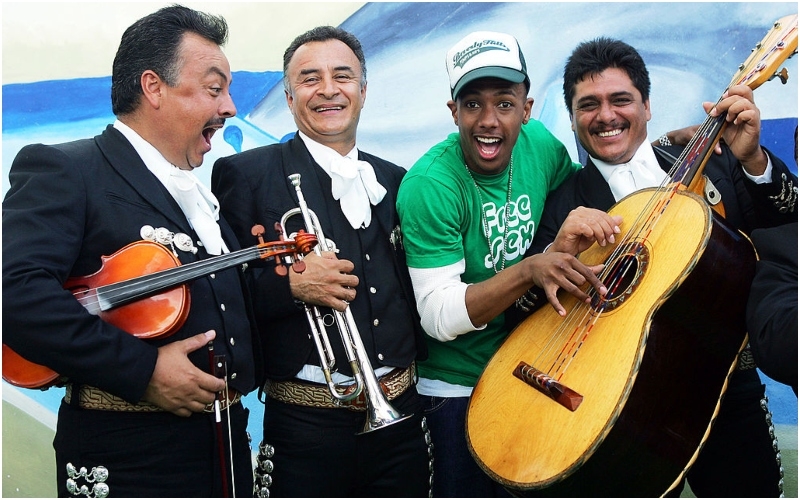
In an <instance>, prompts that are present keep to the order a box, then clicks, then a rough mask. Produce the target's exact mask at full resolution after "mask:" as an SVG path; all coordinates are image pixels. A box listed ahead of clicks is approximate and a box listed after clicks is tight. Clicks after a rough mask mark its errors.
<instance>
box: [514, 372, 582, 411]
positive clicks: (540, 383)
mask: <svg viewBox="0 0 800 500" xmlns="http://www.w3.org/2000/svg"><path fill="white" fill-rule="evenodd" d="M514 376H515V377H517V378H518V379H520V380H522V381H523V382H525V383H526V384H528V385H530V386H531V387H533V388H534V389H536V390H538V391H539V392H541V393H542V394H544V395H545V396H547V397H548V398H550V399H552V400H553V401H555V402H556V403H558V404H560V405H561V406H563V407H564V408H566V409H568V410H569V411H575V410H577V409H578V406H580V405H581V403H582V402H583V396H581V395H580V394H578V393H577V392H575V391H573V390H572V389H570V388H569V387H567V386H566V385H564V384H562V383H561V382H558V381H557V380H556V379H554V378H553V377H551V376H550V375H548V374H546V373H544V372H542V371H541V370H537V369H536V368H534V367H533V366H531V365H529V364H528V363H526V362H524V361H520V362H519V365H517V367H516V368H515V369H514Z"/></svg>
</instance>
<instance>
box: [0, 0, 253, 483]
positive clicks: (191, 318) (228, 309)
mask: <svg viewBox="0 0 800 500" xmlns="http://www.w3.org/2000/svg"><path fill="white" fill-rule="evenodd" d="M226 39H227V24H226V22H225V20H224V19H223V18H221V17H216V16H211V15H208V14H204V13H201V12H197V11H194V10H191V9H188V8H185V7H182V6H172V7H167V8H164V9H161V10H159V11H157V12H155V13H153V14H150V15H148V16H146V17H144V18H142V19H140V20H139V21H137V22H136V23H134V24H133V25H131V26H130V27H129V28H128V29H127V30H126V31H125V34H124V35H123V37H122V41H121V44H120V47H119V50H118V52H117V56H116V58H115V61H114V67H113V74H112V103H113V111H114V113H115V115H116V116H117V118H118V119H117V121H116V122H115V123H114V124H113V125H110V126H108V128H106V130H105V131H104V132H103V133H102V134H100V135H98V136H96V137H94V138H92V139H84V140H78V141H75V142H70V143H65V144H57V145H53V146H46V145H42V144H36V145H30V146H26V147H24V148H23V149H22V150H21V151H20V152H19V154H18V155H17V157H16V159H15V160H14V163H13V165H12V168H11V172H10V181H11V186H10V190H9V191H8V194H7V196H6V197H5V200H4V202H3V342H4V344H6V345H7V346H8V347H10V348H11V349H13V350H14V351H16V352H17V353H18V354H19V355H21V356H22V357H23V358H25V359H26V360H28V361H31V362H34V363H37V364H41V365H45V366H46V367H48V368H50V369H51V370H53V371H54V372H56V373H57V374H60V375H61V378H59V379H56V381H55V382H56V383H66V395H65V399H64V401H63V402H62V404H61V407H60V409H59V413H58V424H57V429H56V437H55V441H54V447H55V451H56V464H57V467H58V470H57V478H58V485H57V486H58V494H59V496H71V495H76V494H78V495H90V496H102V495H104V494H108V495H112V496H120V497H185V496H197V497H213V496H229V495H231V494H232V493H233V491H234V488H238V491H244V492H246V493H247V494H249V493H250V492H251V491H252V466H251V459H250V451H249V443H248V436H247V431H246V427H247V419H248V412H247V410H246V409H245V408H244V407H243V406H242V404H241V402H240V399H241V394H245V393H247V392H248V391H251V390H252V389H253V388H254V386H255V381H256V379H257V378H258V375H257V371H258V370H259V368H257V365H256V363H255V360H254V352H256V347H255V346H254V345H253V342H254V340H253V339H254V338H255V336H254V334H253V329H252V328H251V321H250V319H249V318H250V315H249V314H250V313H249V311H248V306H247V302H246V298H245V295H244V293H243V292H244V287H245V285H244V279H243V276H242V275H241V270H240V269H237V268H227V269H225V270H220V271H218V272H215V273H213V274H209V275H206V276H203V277H201V278H199V279H196V280H195V281H192V282H191V283H190V284H189V285H188V288H189V297H188V300H186V301H184V302H183V303H182V304H180V305H178V307H180V308H182V309H181V310H184V311H185V308H188V315H187V316H186V317H185V320H184V321H183V324H182V326H180V321H178V322H177V326H179V328H178V329H177V331H175V332H174V333H172V334H171V335H169V336H165V337H161V338H157V339H147V340H145V339H140V338H138V337H134V336H133V335H132V334H131V333H128V331H129V330H130V329H132V330H137V328H138V327H137V326H136V324H137V323H138V322H139V321H142V322H144V323H147V324H148V326H150V325H149V323H150V322H152V323H153V324H154V325H155V324H157V323H158V321H160V320H162V319H164V318H169V317H170V314H167V313H168V310H169V308H170V306H172V305H174V304H173V303H170V304H169V305H168V306H164V307H163V309H162V307H160V302H162V301H158V300H156V301H154V303H153V306H154V307H151V308H149V309H148V310H147V311H145V312H140V313H139V314H137V315H135V316H132V317H130V318H127V319H126V320H125V321H120V322H118V323H116V324H117V326H114V325H113V324H111V323H110V322H107V321H104V320H103V319H101V318H100V317H99V316H98V315H94V314H90V312H89V311H88V307H87V308H84V306H83V305H81V304H80V303H79V302H78V300H76V297H75V296H73V294H72V293H71V292H70V291H68V290H65V288H64V285H65V281H66V280H67V279H68V278H71V277H73V278H74V277H84V276H87V275H92V274H93V273H99V276H100V277H102V279H103V280H107V281H108V283H100V284H112V283H116V282H117V280H116V279H115V278H116V277H117V276H122V275H126V273H128V272H129V270H134V271H136V273H135V274H134V276H138V275H141V274H150V273H151V271H150V270H149V268H148V266H149V262H150V260H149V259H150V258H151V257H152V254H150V253H149V252H147V251H146V248H148V247H147V244H146V243H145V244H143V243H141V241H140V240H142V238H143V237H145V238H148V239H156V240H157V241H159V242H160V243H163V247H162V248H163V250H164V251H166V252H168V253H169V254H174V256H175V257H176V258H177V259H178V260H179V261H180V264H181V265H185V264H188V263H193V262H196V261H198V260H203V259H207V258H210V257H212V256H213V254H219V255H222V254H223V253H226V252H228V251H233V250H236V249H238V247H239V245H238V242H237V240H236V238H235V236H234V235H233V233H232V231H231V229H230V227H229V226H227V225H226V224H225V222H224V221H223V220H222V219H219V220H218V221H217V220H216V217H215V216H214V207H213V203H214V200H213V197H212V196H211V195H210V191H209V190H208V189H207V188H206V189H203V188H202V186H199V183H198V182H197V179H196V177H194V176H193V174H192V173H191V170H192V169H193V168H196V167H199V166H200V164H201V163H202V161H203V155H204V154H205V153H207V152H208V151H209V150H210V146H211V145H210V140H211V137H212V136H213V134H214V132H215V131H216V130H218V129H219V128H221V127H222V125H223V124H224V122H225V119H226V118H230V117H232V116H234V115H235V114H236V108H235V106H234V104H233V101H232V100H231V96H230V94H229V91H228V89H229V84H230V81H231V72H230V67H229V64H228V61H227V58H226V57H225V55H224V54H223V53H222V51H221V49H220V45H222V44H224V43H225V41H226ZM157 49H158V50H157ZM190 220H191V222H190ZM137 241H138V243H139V244H138V246H137V245H135V246H134V247H132V248H131V249H130V250H129V251H128V252H127V253H125V254H123V256H122V257H119V259H118V261H113V262H115V264H114V267H113V268H112V266H111V262H112V261H108V262H104V261H103V257H104V256H110V255H112V254H114V253H115V252H117V251H119V250H120V249H122V248H123V247H125V246H126V245H128V244H130V243H134V242H137ZM160 243H159V244H160ZM257 243H258V241H257V240H256V241H253V245H255V244H257ZM156 255H157V253H156ZM175 267H177V264H175ZM212 347H213V353H212ZM4 353H5V347H4ZM212 354H213V355H212ZM215 356H224V359H223V358H216V361H219V362H220V363H221V367H222V368H223V369H216V368H215V367H214V366H212V363H213V362H214V361H215ZM4 358H6V356H5V354H4ZM8 361H9V359H7V358H6V359H4V366H3V369H4V377H5V373H6V368H7V363H8ZM225 368H226V369H225ZM215 407H217V408H219V409H221V414H220V415H219V416H217V415H215V411H214V409H215ZM229 437H230V442H229ZM231 446H232V448H233V450H231V449H230V447H231ZM220 461H221V462H222V463H220ZM230 461H232V462H233V464H232V465H231V464H230V463H229V462H230Z"/></svg>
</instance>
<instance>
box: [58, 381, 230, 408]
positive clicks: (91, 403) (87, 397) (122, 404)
mask: <svg viewBox="0 0 800 500" xmlns="http://www.w3.org/2000/svg"><path fill="white" fill-rule="evenodd" d="M72 387H73V386H72V384H67V386H66V389H67V392H66V394H64V401H65V402H66V403H67V404H70V403H71V402H72V394H73V389H72ZM241 400H242V395H241V394H239V392H238V391H234V390H229V391H228V398H227V399H223V400H222V401H221V405H220V410H224V409H225V408H227V407H228V406H231V405H235V404H236V403H238V402H239V401H241ZM78 406H79V407H81V408H83V409H85V410H105V411H136V412H149V411H166V410H164V409H163V408H161V407H159V406H156V405H154V404H153V403H148V402H146V401H140V402H139V403H137V404H135V405H134V404H131V403H128V402H127V401H125V400H124V399H122V398H121V397H119V396H115V395H113V394H111V393H110V392H106V391H103V390H100V389H98V388H97V387H92V386H89V385H81V386H80V389H79V390H78ZM203 411H204V412H205V413H214V405H213V403H210V404H207V405H206V407H205V409H204V410H203Z"/></svg>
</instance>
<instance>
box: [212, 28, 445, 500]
mask: <svg viewBox="0 0 800 500" xmlns="http://www.w3.org/2000/svg"><path fill="white" fill-rule="evenodd" d="M284 86H285V92H286V101H287V104H288V106H289V109H290V110H291V112H292V115H293V116H294V120H295V123H296V125H297V127H298V129H299V132H298V133H297V134H296V135H295V136H294V137H293V138H292V139H290V140H289V141H288V142H286V143H283V144H274V145H269V146H265V147H261V148H256V149H253V150H250V151H247V152H244V153H241V154H238V155H235V156H231V157H228V158H222V159H220V160H218V161H217V163H216V164H215V165H214V171H213V174H212V189H213V191H214V192H215V194H216V195H217V196H218V198H219V200H220V204H221V211H222V213H223V214H224V216H225V217H226V219H227V220H228V221H229V222H230V224H231V226H233V228H234V230H235V231H236V233H237V235H238V237H239V239H240V240H241V241H250V240H251V239H252V235H251V234H250V228H251V227H252V226H253V225H254V224H256V223H258V224H262V225H263V226H265V227H267V228H268V230H267V234H266V235H265V237H266V238H270V239H272V238H280V237H281V236H282V235H281V234H280V233H284V235H283V236H285V237H289V235H290V234H292V233H293V232H295V231H298V230H301V229H302V230H305V231H308V232H315V233H317V234H318V236H320V239H322V240H331V241H323V242H322V244H321V245H320V249H318V252H317V253H312V254H309V255H308V256H306V257H305V258H304V259H303V264H304V265H305V266H304V267H305V269H300V268H299V267H292V268H290V269H289V270H288V273H289V279H288V280H286V279H285V278H281V277H279V276H276V274H275V272H274V270H273V269H272V268H271V267H262V268H251V271H250V272H249V284H250V286H251V291H252V294H253V301H254V306H255V315H256V320H257V323H258V328H259V332H260V335H261V337H262V344H263V346H264V354H265V368H266V372H267V373H266V376H267V380H266V381H265V384H264V388H263V389H264V392H265V394H266V403H265V404H266V408H265V418H264V438H263V442H262V443H261V446H260V449H259V457H258V462H259V465H258V466H257V468H256V491H255V493H256V496H266V495H267V494H269V495H270V496H277V497H325V496H338V497H357V496H358V497H360V496H373V497H379V496H391V497H399V496H415V497H421V496H428V493H429V487H430V483H429V481H430V475H431V469H430V468H431V463H430V450H429V446H428V444H427V443H428V442H429V437H428V436H427V429H426V427H425V423H424V421H423V419H422V415H421V411H420V410H421V403H420V400H419V397H418V395H417V392H416V388H415V386H414V361H415V359H418V358H421V357H423V356H424V355H425V350H424V349H425V347H424V346H425V344H424V342H423V341H422V331H421V328H420V325H419V317H418V315H417V312H416V308H415V305H414V296H413V291H412V289H411V283H410V278H409V276H408V270H407V267H406V263H405V254H404V251H403V248H402V244H401V242H400V238H399V219H398V216H397V213H396V211H395V198H396V194H397V189H398V187H399V185H400V181H401V179H402V178H403V175H404V174H405V170H404V169H403V168H401V167H399V166H397V165H394V164H391V163H389V162H386V161H384V160H382V159H380V158H377V157H375V156H373V155H369V154H366V153H364V152H363V151H359V150H358V149H357V148H356V129H357V126H358V120H359V116H360V113H361V109H362V107H363V105H364V99H365V97H366V89H367V83H366V64H365V61H364V54H363V51H362V49H361V44H360V43H359V41H358V40H357V39H356V38H355V37H354V36H353V35H352V34H350V33H348V32H346V31H343V30H341V29H339V28H333V27H328V26H325V27H318V28H315V29H312V30H310V31H309V32H307V33H305V34H303V35H300V36H299V37H298V38H296V39H295V40H294V41H293V42H292V44H291V45H290V46H289V48H288V49H287V50H286V52H285V53H284ZM289 176H291V177H292V180H291V181H290V180H289ZM298 205H299V206H300V207H299V209H298ZM317 216H319V219H317ZM276 223H277V225H276ZM276 226H277V227H276ZM334 249H335V250H334ZM326 326H327V329H328V330H329V332H330V334H326V333H325V332H324V330H325V327H326ZM339 329H350V330H353V332H351V334H350V335H351V337H348V340H347V341H345V342H343V341H342V339H341V338H340V335H339V333H338V332H337V330H339ZM351 340H352V342H351ZM328 341H329V342H330V345H329V346H326V342H328ZM315 344H318V345H319V346H318V347H317V348H316V349H315ZM350 344H352V345H353V347H354V349H353V350H354V351H355V352H354V353H353V352H346V350H347V347H349V345H350ZM331 354H332V355H333V356H332V357H335V359H336V361H335V362H331V360H329V359H328V358H329V357H331V356H330V355H331ZM351 358H355V359H351ZM348 361H351V363H350V364H348ZM358 378H361V379H364V380H365V382H364V383H363V384H362V385H361V386H358V387H359V388H357V386H356V383H355V382H356V380H357V379H358ZM370 382H372V383H371V384H370ZM358 392H360V393H361V394H360V395H359V396H358V397H356V398H354V397H353V396H354V394H355V393H358ZM375 414H379V416H377V417H376V416H375ZM365 422H366V423H365Z"/></svg>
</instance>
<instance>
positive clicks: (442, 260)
mask: <svg viewBox="0 0 800 500" xmlns="http://www.w3.org/2000/svg"><path fill="white" fill-rule="evenodd" d="M512 164H513V165H512V168H511V169H509V168H506V169H505V171H503V172H502V173H499V174H494V175H480V174H476V173H474V172H472V173H471V174H470V172H469V171H468V170H467V167H466V164H465V162H464V155H463V153H462V151H461V146H460V144H459V139H458V134H457V133H454V134H451V135H450V136H449V137H448V138H447V139H446V140H444V141H443V142H441V143H439V144H437V145H436V146H434V147H432V148H431V149H430V150H429V151H428V152H427V153H425V155H423V157H422V158H420V159H419V160H418V161H417V162H416V163H415V164H414V166H413V167H412V168H411V169H410V170H409V171H408V173H407V174H406V176H405V177H404V178H403V182H402V184H401V185H400V191H399V193H398V196H397V211H398V214H399V215H400V224H401V228H402V232H403V244H404V246H405V250H406V255H407V259H408V265H409V266H410V267H413V268H423V269H430V268H437V267H443V266H448V265H451V264H455V263H457V262H459V261H460V260H462V259H463V260H464V261H465V263H466V270H465V271H464V274H463V275H462V276H461V279H462V281H463V282H465V283H479V282H482V281H485V280H487V279H489V278H491V277H492V276H494V274H495V269H497V271H500V270H501V268H502V265H503V257H502V254H501V248H502V247H503V239H504V233H505V267H506V268H508V267H510V266H511V265H513V264H516V263H517V262H519V261H520V260H522V256H523V255H524V253H525V251H526V250H527V249H528V247H530V245H531V242H532V241H533V235H534V232H535V231H536V228H537V226H538V224H539V220H540V219H541V215H542V210H543V208H544V202H545V198H546V197H547V194H548V193H549V192H550V191H552V190H554V189H555V188H556V187H558V186H559V185H560V184H561V182H563V181H564V179H566V178H567V177H568V176H569V175H571V174H572V173H573V172H575V171H576V170H577V169H579V168H580V165H579V164H576V163H573V162H572V160H571V159H570V157H569V153H567V150H566V148H565V147H564V145H563V144H561V142H559V141H558V139H556V138H555V137H554V136H553V135H552V134H551V133H550V132H549V131H548V130H547V129H546V128H545V127H544V125H542V124H541V123H540V122H538V121H536V120H531V121H529V122H528V123H527V124H526V125H523V126H522V131H521V132H520V135H519V138H518V139H517V143H516V145H515V146H514V151H513V155H512ZM509 172H511V191H510V193H511V194H510V197H509V190H508V186H509ZM478 190H480V194H479V193H478ZM509 199H510V201H509ZM481 202H482V203H481ZM481 204H483V206H482V207H481ZM506 210H508V216H507V217H506V216H505V211H506ZM482 213H483V214H485V225H486V226H488V232H489V236H488V237H487V236H486V233H485V232H484V219H483V217H482V215H481V214H482ZM505 221H507V222H508V228H504V227H503V226H504V222H505ZM490 248H491V251H490ZM507 335H508V332H507V331H506V329H505V326H504V322H503V315H502V314H501V315H499V316H498V317H496V318H495V319H493V320H492V321H491V322H490V323H489V324H488V325H487V326H486V328H485V329H483V330H475V331H472V332H469V333H466V334H463V335H459V336H458V337H456V339H455V340H452V341H450V342H441V341H439V340H436V339H434V338H432V337H430V336H427V337H426V340H427V341H428V359H427V360H425V361H423V362H421V363H419V364H418V366H419V374H420V377H423V378H428V379H433V380H443V381H445V382H448V383H451V384H458V385H462V386H467V387H473V386H474V385H475V383H476V382H477V380H478V377H479V376H480V374H481V372H482V371H483V368H484V367H485V366H486V363H487V362H488V361H489V358H490V357H491V356H492V354H494V352H495V351H496V350H497V349H498V348H499V347H500V345H501V344H502V342H503V340H505V338H506V336H507Z"/></svg>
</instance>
